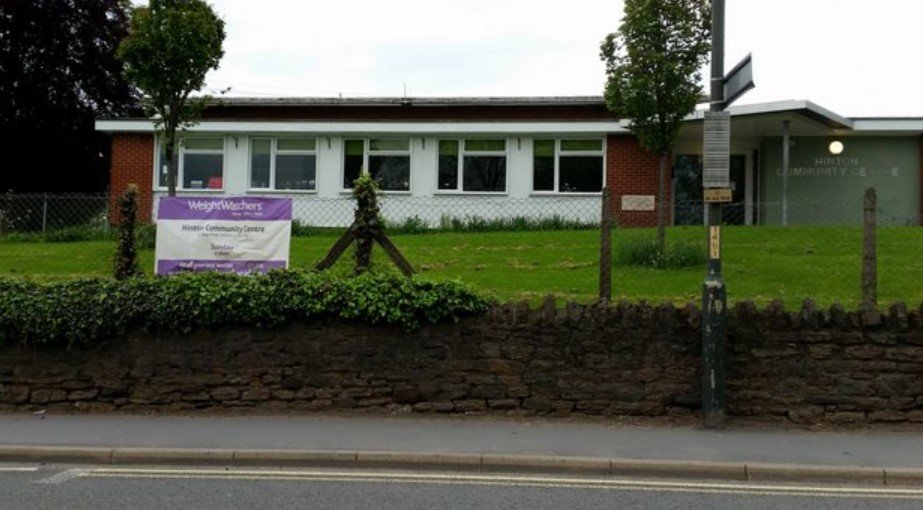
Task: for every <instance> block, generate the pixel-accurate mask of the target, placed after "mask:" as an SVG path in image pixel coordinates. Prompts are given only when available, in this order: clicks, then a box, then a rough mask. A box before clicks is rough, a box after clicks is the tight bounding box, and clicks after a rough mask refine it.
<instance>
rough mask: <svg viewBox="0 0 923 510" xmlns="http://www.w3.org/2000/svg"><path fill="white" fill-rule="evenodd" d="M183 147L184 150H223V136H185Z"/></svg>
mask: <svg viewBox="0 0 923 510" xmlns="http://www.w3.org/2000/svg"><path fill="white" fill-rule="evenodd" d="M183 147H184V148H185V149H186V150H211V151H223V150H224V138H186V139H185V140H183Z"/></svg>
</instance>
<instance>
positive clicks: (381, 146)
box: [369, 139, 410, 151]
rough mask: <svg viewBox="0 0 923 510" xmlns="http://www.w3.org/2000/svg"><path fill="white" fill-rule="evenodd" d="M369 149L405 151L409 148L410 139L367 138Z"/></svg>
mask: <svg viewBox="0 0 923 510" xmlns="http://www.w3.org/2000/svg"><path fill="white" fill-rule="evenodd" d="M369 150H370V151H407V150H410V140H407V139H403V140H400V139H398V140H389V139H385V140H369Z"/></svg>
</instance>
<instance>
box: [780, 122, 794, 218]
mask: <svg viewBox="0 0 923 510" xmlns="http://www.w3.org/2000/svg"><path fill="white" fill-rule="evenodd" d="M790 125H791V121H789V120H783V121H782V226H783V227H787V226H788V173H789V168H790V166H791V148H792V140H791V134H790V133H789V128H790Z"/></svg>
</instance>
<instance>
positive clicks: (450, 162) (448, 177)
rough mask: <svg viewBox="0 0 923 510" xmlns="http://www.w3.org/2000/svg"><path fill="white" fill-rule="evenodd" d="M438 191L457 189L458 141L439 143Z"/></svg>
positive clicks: (441, 141)
mask: <svg viewBox="0 0 923 510" xmlns="http://www.w3.org/2000/svg"><path fill="white" fill-rule="evenodd" d="M439 189H447V190H453V189H458V141H457V140H440V141H439Z"/></svg>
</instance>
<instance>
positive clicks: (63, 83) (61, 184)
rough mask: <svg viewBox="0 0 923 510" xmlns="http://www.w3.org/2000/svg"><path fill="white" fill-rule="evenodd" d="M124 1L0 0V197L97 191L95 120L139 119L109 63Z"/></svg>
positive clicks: (100, 169)
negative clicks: (0, 149)
mask: <svg viewBox="0 0 923 510" xmlns="http://www.w3.org/2000/svg"><path fill="white" fill-rule="evenodd" d="M128 5H129V3H128V1H127V0H0V140H2V141H3V142H2V143H3V146H4V147H7V148H8V150H5V151H4V156H3V157H4V160H3V163H4V170H3V171H0V190H2V191H4V192H5V191H7V190H11V189H12V190H16V191H55V192H61V191H102V190H103V189H105V186H106V183H107V182H108V172H109V163H108V157H109V156H108V154H109V144H110V142H109V140H108V137H107V136H106V135H105V134H103V133H99V132H97V131H96V128H95V126H94V123H95V121H96V119H97V118H98V117H120V116H124V115H130V114H134V113H136V112H139V111H140V109H139V108H138V107H137V98H136V97H134V94H133V89H132V88H131V87H130V86H129V85H128V82H127V81H126V80H125V79H124V77H123V76H122V63H121V62H120V61H119V60H118V59H116V57H115V51H116V47H117V46H118V44H119V42H120V41H121V40H122V39H123V38H124V37H125V35H126V34H127V33H128V15H127V14H126V8H127V6H128Z"/></svg>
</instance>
